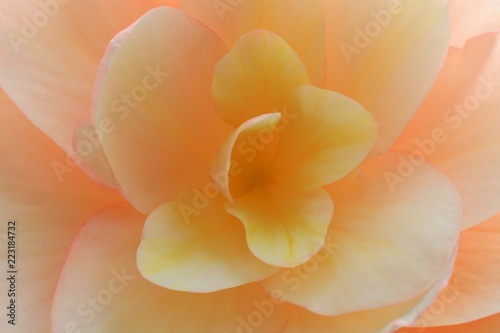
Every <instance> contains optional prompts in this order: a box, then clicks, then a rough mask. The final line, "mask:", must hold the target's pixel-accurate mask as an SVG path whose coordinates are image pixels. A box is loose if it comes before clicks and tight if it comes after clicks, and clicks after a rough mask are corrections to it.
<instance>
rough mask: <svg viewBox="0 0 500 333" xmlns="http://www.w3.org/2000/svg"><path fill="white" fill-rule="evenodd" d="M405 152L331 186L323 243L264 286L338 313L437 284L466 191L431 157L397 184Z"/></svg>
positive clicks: (323, 311)
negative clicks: (331, 211)
mask: <svg viewBox="0 0 500 333" xmlns="http://www.w3.org/2000/svg"><path fill="white" fill-rule="evenodd" d="M402 158H408V155H406V154H402V153H401V154H398V153H391V154H387V155H383V156H381V157H379V158H376V159H373V160H371V161H368V162H366V163H365V164H363V165H362V166H361V169H360V172H359V177H354V175H352V177H346V178H344V179H343V180H341V181H339V182H336V183H334V184H332V185H330V186H329V187H328V188H327V190H328V192H329V194H330V196H331V198H332V201H333V202H334V204H335V214H334V217H333V220H332V223H331V225H330V230H329V235H328V236H327V243H326V245H325V247H324V249H323V250H322V251H320V252H319V253H318V254H317V255H316V256H315V257H314V258H313V259H311V260H310V261H309V262H307V263H305V264H304V265H302V266H301V267H297V268H294V269H289V270H284V271H282V272H279V273H278V274H276V275H275V276H273V277H271V278H269V279H267V280H265V281H263V282H262V284H263V286H264V288H265V290H267V291H268V292H269V291H271V290H274V289H281V290H283V291H284V298H285V299H286V300H287V301H289V302H291V303H293V304H297V305H300V306H303V307H306V308H307V309H308V310H310V311H312V312H315V313H318V314H322V315H339V314H343V313H347V312H352V311H361V310H366V309H371V308H376V307H382V306H387V305H390V304H394V303H397V302H403V301H406V300H410V299H412V298H414V297H416V296H418V295H419V294H421V293H423V292H425V290H426V289H428V288H430V287H431V286H432V285H433V284H434V283H436V281H437V280H438V279H439V276H441V275H442V274H443V271H444V270H445V268H446V266H447V265H448V264H449V263H450V261H451V260H452V257H453V254H454V252H455V249H456V246H457V243H458V237H459V231H460V198H459V195H458V193H457V192H456V190H455V189H454V187H453V186H452V184H451V183H450V182H449V180H448V179H447V178H446V177H445V176H443V175H442V174H441V173H440V172H438V171H437V170H436V169H435V168H433V167H432V166H431V165H429V164H427V163H425V164H422V165H421V166H420V167H419V168H417V169H415V168H414V169H413V170H409V171H408V172H411V173H412V176H411V177H409V178H408V179H406V181H404V182H401V183H400V184H398V185H399V186H398V187H394V184H393V183H392V182H391V180H392V178H391V177H396V178H397V177H398V176H397V174H396V173H397V172H400V171H401V169H399V170H398V166H399V165H398V162H399V161H400V160H401V159H402ZM422 163H424V162H423V161H422ZM311 270H314V271H315V273H314V274H312V275H310V276H308V278H307V279H305V280H304V281H302V280H301V279H300V278H299V277H300V275H301V274H304V272H309V271H311ZM299 286H300V288H299Z"/></svg>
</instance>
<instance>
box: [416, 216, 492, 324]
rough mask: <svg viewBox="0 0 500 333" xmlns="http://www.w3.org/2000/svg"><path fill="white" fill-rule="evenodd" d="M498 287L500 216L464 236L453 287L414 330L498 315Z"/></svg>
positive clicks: (440, 297)
mask: <svg viewBox="0 0 500 333" xmlns="http://www.w3.org/2000/svg"><path fill="white" fill-rule="evenodd" d="M499 284H500V214H499V215H496V216H495V217H493V218H492V219H490V220H489V221H486V222H483V223H481V224H479V225H477V226H475V227H473V228H471V229H468V230H466V231H464V232H462V235H461V236H460V246H459V252H458V257H457V261H456V263H455V268H454V272H453V276H452V278H451V283H450V285H449V286H448V287H447V288H446V289H445V290H443V292H442V293H441V295H440V296H439V298H438V299H437V300H436V301H435V302H434V304H433V305H432V306H431V307H430V308H429V310H428V311H426V313H424V314H423V315H422V316H421V318H420V319H419V320H418V321H417V322H416V323H415V326H422V327H429V326H445V325H456V324H461V323H466V322H469V321H473V320H477V319H480V318H483V317H486V316H489V315H493V314H495V313H498V312H500V287H499ZM478 332H482V331H478Z"/></svg>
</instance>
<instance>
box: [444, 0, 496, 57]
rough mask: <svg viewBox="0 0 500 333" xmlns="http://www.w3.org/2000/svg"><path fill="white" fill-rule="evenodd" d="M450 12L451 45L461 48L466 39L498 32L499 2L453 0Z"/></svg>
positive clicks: (493, 0) (491, 0)
mask: <svg viewBox="0 0 500 333" xmlns="http://www.w3.org/2000/svg"><path fill="white" fill-rule="evenodd" d="M450 10H451V45H453V46H456V47H460V48H461V47H463V45H464V44H465V42H466V41H467V39H469V38H471V37H474V36H477V35H482V34H484V33H487V32H494V31H500V20H499V19H498V18H499V17H500V1H498V0H476V1H468V0H453V1H450Z"/></svg>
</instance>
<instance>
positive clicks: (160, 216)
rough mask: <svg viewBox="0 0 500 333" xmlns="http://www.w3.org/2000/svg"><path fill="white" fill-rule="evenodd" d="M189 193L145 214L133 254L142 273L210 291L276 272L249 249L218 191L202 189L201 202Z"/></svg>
mask: <svg viewBox="0 0 500 333" xmlns="http://www.w3.org/2000/svg"><path fill="white" fill-rule="evenodd" d="M214 186H215V185H214ZM214 188H215V187H214ZM197 193H201V191H199V192H197ZM191 199H192V195H189V194H188V193H185V194H183V195H181V196H180V197H179V198H178V200H176V201H175V202H172V203H167V204H164V205H161V206H160V207H158V208H157V209H156V210H154V211H153V213H151V215H149V216H148V218H147V220H146V225H145V227H144V230H143V233H142V240H141V245H140V246H139V251H138V254H137V266H138V268H139V271H140V272H141V274H142V275H143V276H144V277H145V278H146V279H148V280H149V281H151V282H153V283H156V284H158V285H160V286H162V287H165V288H169V289H173V290H179V291H190V292H212V291H217V290H221V289H227V288H231V287H236V286H239V285H242V284H245V283H249V282H254V281H258V280H262V279H264V278H266V277H268V276H270V275H271V274H273V273H276V271H277V268H274V267H272V266H268V265H266V264H264V263H263V262H261V261H260V260H258V259H257V258H256V257H255V256H254V255H253V254H252V253H251V252H250V250H249V249H248V246H247V244H246V240H245V229H244V228H243V225H242V224H241V223H239V221H238V219H236V218H235V217H234V216H232V215H230V214H229V213H227V212H226V211H225V210H224V202H225V200H224V198H223V197H222V196H217V197H215V198H207V197H206V196H204V195H203V194H201V195H200V196H199V197H198V199H197V200H202V199H203V200H204V202H200V205H196V203H195V202H194V199H193V200H191ZM201 203H203V205H201ZM196 207H197V208H196ZM191 215H195V216H191Z"/></svg>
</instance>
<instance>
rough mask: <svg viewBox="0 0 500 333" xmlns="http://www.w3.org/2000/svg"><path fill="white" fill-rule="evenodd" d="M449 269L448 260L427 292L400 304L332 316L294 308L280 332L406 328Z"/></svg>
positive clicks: (366, 332) (384, 332)
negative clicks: (444, 269)
mask: <svg viewBox="0 0 500 333" xmlns="http://www.w3.org/2000/svg"><path fill="white" fill-rule="evenodd" d="M452 267H453V262H452V261H451V262H450V263H449V265H448V269H447V270H446V271H445V272H444V274H443V275H442V276H441V277H440V279H439V281H438V282H437V283H436V284H435V285H434V286H433V287H432V288H431V289H429V290H428V291H427V292H425V293H424V294H422V295H420V296H418V297H416V298H414V299H412V300H410V301H406V302H403V303H397V304H393V305H390V306H385V307H380V308H375V309H370V310H364V311H359V312H352V313H348V314H344V315H340V316H334V317H325V316H320V315H317V314H314V313H311V312H309V311H307V310H305V309H301V308H295V311H294V312H293V313H292V316H291V319H290V321H289V322H288V324H287V326H286V328H285V330H284V331H283V333H302V332H314V333H331V332H335V333H352V332H356V333H374V332H377V333H392V332H394V330H396V329H398V328H399V327H402V326H408V324H410V323H412V322H413V321H414V320H415V318H417V317H418V315H419V313H421V312H422V310H423V309H425V308H426V307H427V306H429V304H430V303H431V302H432V301H433V300H434V298H435V297H436V296H437V294H438V293H439V291H440V290H441V289H442V288H443V286H444V285H445V284H446V282H447V279H448V278H449V276H450V274H451V269H452ZM309 273H312V274H314V272H309ZM306 279H307V278H306ZM274 294H275V295H280V294H281V291H280V290H274Z"/></svg>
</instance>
